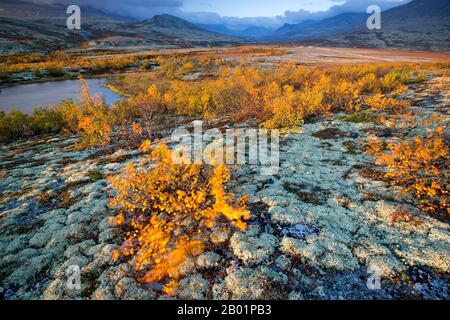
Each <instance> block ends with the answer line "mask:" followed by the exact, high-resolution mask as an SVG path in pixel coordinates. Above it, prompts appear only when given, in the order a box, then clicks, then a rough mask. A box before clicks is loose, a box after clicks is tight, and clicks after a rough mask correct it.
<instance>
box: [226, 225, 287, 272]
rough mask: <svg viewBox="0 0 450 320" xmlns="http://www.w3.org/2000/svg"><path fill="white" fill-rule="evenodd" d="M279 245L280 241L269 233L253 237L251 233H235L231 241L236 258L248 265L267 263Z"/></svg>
mask: <svg viewBox="0 0 450 320" xmlns="http://www.w3.org/2000/svg"><path fill="white" fill-rule="evenodd" d="M277 245H278V239H277V238H276V237H275V236H273V235H271V234H267V233H261V234H259V235H257V236H252V235H251V233H250V234H247V233H240V232H239V233H235V234H234V235H233V236H232V237H231V240H230V246H231V248H232V249H233V253H234V254H235V256H236V257H238V258H239V259H241V260H242V262H243V263H245V264H247V265H251V264H260V263H262V262H263V261H266V260H267V259H268V258H269V257H270V256H271V255H272V254H273V253H274V252H275V248H276V246H277Z"/></svg>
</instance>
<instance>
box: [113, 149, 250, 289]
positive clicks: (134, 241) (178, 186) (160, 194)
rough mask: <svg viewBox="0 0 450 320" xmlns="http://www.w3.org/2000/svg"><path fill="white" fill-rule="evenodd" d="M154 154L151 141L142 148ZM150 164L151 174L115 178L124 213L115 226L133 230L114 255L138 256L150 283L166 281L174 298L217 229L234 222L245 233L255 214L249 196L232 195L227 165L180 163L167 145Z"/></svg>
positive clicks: (130, 170) (128, 172)
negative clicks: (187, 268) (188, 265)
mask: <svg viewBox="0 0 450 320" xmlns="http://www.w3.org/2000/svg"><path fill="white" fill-rule="evenodd" d="M150 149H151V144H150V142H149V141H146V142H144V143H143V145H142V146H141V150H142V151H145V152H149V151H150ZM146 161H147V163H148V164H149V168H148V169H138V168H136V167H135V166H134V165H129V166H128V167H127V168H126V169H125V171H124V172H123V173H122V174H120V175H118V176H115V177H111V178H110V180H111V182H112V185H113V186H114V187H115V188H116V190H117V196H116V197H115V198H113V199H112V200H111V202H112V204H113V205H114V206H116V207H118V208H120V213H119V214H118V215H117V217H116V219H115V222H116V225H122V226H124V230H127V233H126V239H125V242H124V243H123V244H122V246H121V248H120V249H119V250H117V251H115V252H114V256H115V258H116V259H118V258H119V257H133V263H134V267H135V269H136V271H138V272H139V273H140V274H141V275H142V279H143V280H144V281H146V282H161V281H165V282H166V289H167V290H166V291H167V292H166V293H170V292H172V291H173V289H174V288H175V287H176V285H175V283H176V280H177V279H178V278H179V272H178V271H179V268H180V266H181V265H182V263H183V262H184V261H186V259H187V258H188V257H190V256H193V255H198V254H200V253H201V252H203V250H204V249H205V247H206V246H208V245H209V244H208V240H207V239H208V237H209V233H211V232H212V231H211V230H212V228H213V227H214V226H215V225H217V224H224V223H229V224H230V225H231V226H234V227H236V228H238V229H240V230H244V229H245V228H246V222H245V220H246V219H249V218H250V212H249V211H248V210H247V209H246V205H245V203H246V201H247V198H246V197H243V198H240V199H236V198H235V196H234V195H233V194H231V193H228V192H227V191H226V184H227V182H228V181H229V179H230V173H229V171H228V169H227V168H226V167H225V166H224V165H215V166H208V165H205V164H201V165H194V164H175V163H174V162H173V161H172V153H171V151H170V150H169V148H168V147H166V146H165V145H159V146H157V147H156V148H155V149H154V150H153V151H151V153H150V155H149V156H148V158H147V159H146ZM174 281H175V282H174Z"/></svg>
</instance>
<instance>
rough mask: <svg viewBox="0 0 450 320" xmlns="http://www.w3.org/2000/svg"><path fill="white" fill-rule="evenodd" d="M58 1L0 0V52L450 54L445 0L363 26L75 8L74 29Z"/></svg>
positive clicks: (358, 20)
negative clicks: (323, 49)
mask: <svg viewBox="0 0 450 320" xmlns="http://www.w3.org/2000/svg"><path fill="white" fill-rule="evenodd" d="M66 17H67V15H66V8H65V7H64V6H62V5H49V4H41V5H35V4H33V5H30V4H29V3H26V2H22V1H20V0H19V1H16V0H15V1H12V0H2V3H1V4H0V53H8V52H35V51H48V50H55V49H64V48H72V47H81V48H114V47H118V48H123V47H146V48H155V49H158V48H179V47H193V46H221V45H240V44H251V43H257V42H259V43H302V44H308V45H329V46H346V47H374V48H377V47H381V48H402V49H416V50H435V51H450V1H448V0H413V1H411V2H409V3H407V4H404V5H401V6H398V7H394V8H392V9H389V10H386V11H384V12H382V15H381V30H368V29H367V27H366V20H367V18H368V17H369V14H366V13H342V14H339V15H336V16H334V17H330V18H327V19H323V20H306V21H303V22H301V23H298V24H285V25H283V26H281V27H280V28H278V29H271V28H266V27H261V26H249V27H247V28H245V29H243V30H234V29H231V28H229V27H227V26H226V25H224V24H209V25H207V24H196V23H195V22H192V21H191V22H188V21H186V20H183V19H181V18H178V17H175V16H172V15H168V14H163V15H156V16H154V17H153V18H151V19H148V20H144V21H137V20H136V19H133V18H130V17H126V16H121V15H120V14H108V13H104V12H102V11H100V10H98V9H94V8H90V7H82V19H83V20H82V30H72V31H71V30H68V29H67V28H66V26H65V21H66Z"/></svg>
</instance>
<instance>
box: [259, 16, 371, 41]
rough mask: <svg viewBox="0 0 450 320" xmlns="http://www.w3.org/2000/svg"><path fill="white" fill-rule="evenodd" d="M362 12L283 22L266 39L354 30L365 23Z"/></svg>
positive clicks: (305, 37) (289, 38) (291, 38)
mask: <svg viewBox="0 0 450 320" xmlns="http://www.w3.org/2000/svg"><path fill="white" fill-rule="evenodd" d="M366 19H367V18H366V15H365V14H364V13H343V14H340V15H337V16H335V17H331V18H328V19H324V20H321V21H311V20H307V21H304V22H302V23H299V24H285V25H284V26H282V27H281V28H279V29H278V30H276V31H275V32H274V33H273V34H271V35H269V36H267V37H265V38H264V40H266V41H280V40H281V41H291V40H304V39H315V38H322V37H328V36H330V35H336V34H341V33H344V32H349V31H351V30H355V29H357V28H359V27H361V26H363V25H364V24H365V21H366Z"/></svg>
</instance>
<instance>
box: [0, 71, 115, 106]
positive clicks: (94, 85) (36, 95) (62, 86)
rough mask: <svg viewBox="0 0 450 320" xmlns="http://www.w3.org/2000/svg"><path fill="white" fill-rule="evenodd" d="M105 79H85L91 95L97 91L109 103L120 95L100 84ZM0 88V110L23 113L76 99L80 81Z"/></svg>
mask: <svg viewBox="0 0 450 320" xmlns="http://www.w3.org/2000/svg"><path fill="white" fill-rule="evenodd" d="M105 81H106V79H87V80H86V82H87V84H88V86H89V88H90V90H91V95H92V94H94V93H99V94H101V95H102V96H103V97H104V98H105V101H106V102H107V103H108V104H109V105H111V104H113V103H114V102H115V101H117V100H118V99H120V98H121V96H120V95H118V94H116V93H114V92H112V91H111V90H109V89H108V88H105V87H103V86H101V84H102V83H103V82H105ZM0 90H1V92H0V110H3V111H7V110H9V109H11V108H14V109H16V110H20V111H22V112H25V113H31V112H32V110H33V108H35V107H43V106H50V105H55V104H58V103H59V102H60V101H61V100H63V99H67V98H72V99H74V100H75V101H76V100H77V97H78V95H79V92H80V81H79V80H64V81H51V82H43V83H32V84H21V85H15V86H12V87H7V88H3V89H0Z"/></svg>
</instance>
